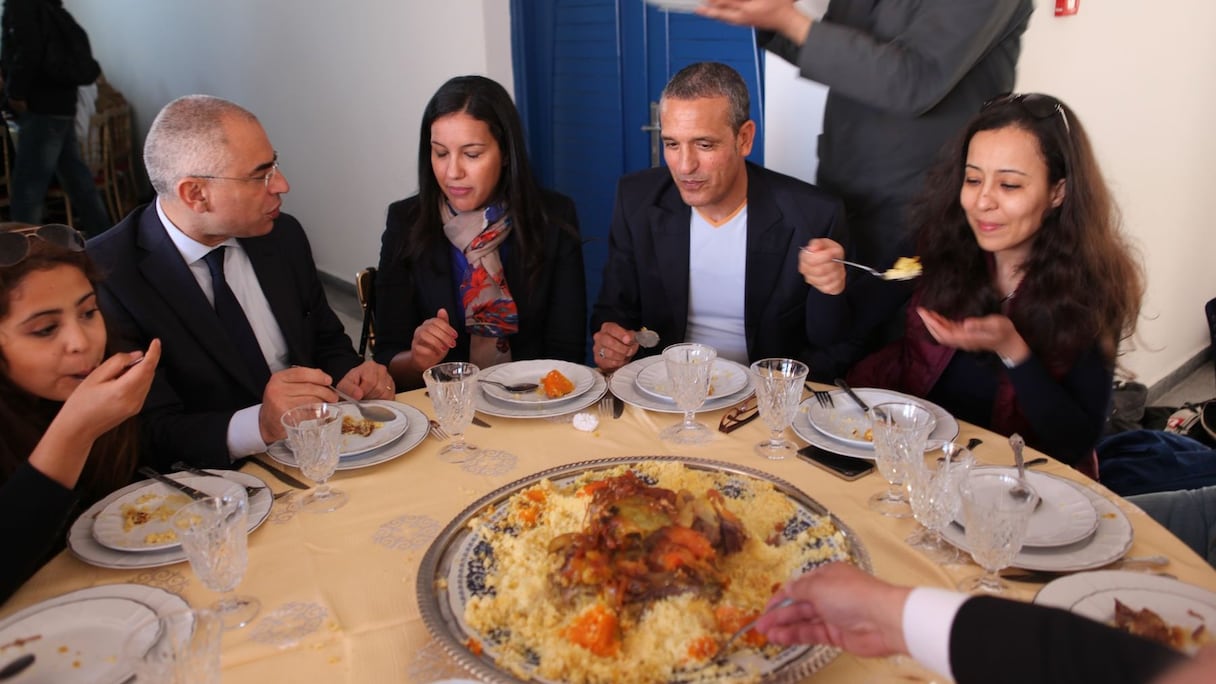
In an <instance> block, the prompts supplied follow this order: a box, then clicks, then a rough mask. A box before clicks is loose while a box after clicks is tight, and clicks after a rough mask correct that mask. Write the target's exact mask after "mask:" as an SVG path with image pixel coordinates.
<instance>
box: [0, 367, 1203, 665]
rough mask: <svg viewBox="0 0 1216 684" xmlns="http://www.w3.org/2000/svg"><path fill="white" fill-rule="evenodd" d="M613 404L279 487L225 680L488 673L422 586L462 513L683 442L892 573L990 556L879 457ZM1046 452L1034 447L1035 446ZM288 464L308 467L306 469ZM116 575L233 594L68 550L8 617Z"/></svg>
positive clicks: (943, 579) (418, 399) (993, 453)
mask: <svg viewBox="0 0 1216 684" xmlns="http://www.w3.org/2000/svg"><path fill="white" fill-rule="evenodd" d="M806 396H807V397H810V396H811V395H810V393H809V392H808V393H806ZM397 400H398V401H399V402H401V403H403V404H408V405H410V406H413V407H415V408H417V409H419V410H421V412H422V413H423V414H425V415H426V416H428V417H430V416H433V415H434V414H433V410H432V407H431V404H430V400H429V398H428V397H427V396H426V395H425V393H424V391H423V390H415V391H410V392H404V393H402V394H400V395H399V396H398V397H397ZM605 408H606V407H605ZM605 408H601V403H599V402H597V403H595V404H593V405H591V406H590V407H589V408H587V409H586V411H588V412H590V413H592V414H594V415H596V416H597V417H598V419H599V425H598V427H597V428H596V429H594V430H592V431H590V432H586V431H580V430H576V429H575V428H574V426H573V425H572V421H571V417H570V416H569V415H566V416H560V417H549V418H535V419H524V418H512V417H501V416H491V415H487V414H482V413H479V414H478V417H479V418H481V419H482V420H483V422H484V424H485V425H488V427H485V426H478V425H473V426H471V427H470V428H469V429H468V430H467V432H466V437H467V439H468V440H469V441H470V442H471V443H473V444H475V445H476V446H478V447H480V450H479V452H478V453H477V454H476V456H475V457H474V458H472V459H470V460H467V461H465V462H463V463H447V462H444V461H442V460H441V459H440V458H439V457H438V455H437V454H438V451H439V449H440V448H441V447H442V445H443V442H442V441H440V440H439V439H437V438H435V437H434V436H428V437H426V438H425V439H423V440H422V441H421V442H420V443H418V444H417V446H415V447H414V448H412V449H410V450H409V451H408V452H406V453H404V454H402V455H400V456H399V457H396V458H391V459H390V460H385V461H383V462H377V463H376V464H375V465H372V466H370V467H366V468H356V469H348V470H340V471H339V472H337V473H336V474H335V475H334V477H333V478H332V479H331V480H330V484H331V485H333V486H335V487H337V488H340V489H342V490H343V491H345V492H346V493H347V494H348V495H349V497H350V500H349V502H348V503H347V504H346V505H345V506H344V507H342V508H340V509H338V510H336V511H333V512H330V513H324V514H314V513H308V512H304V511H301V510H300V509H299V505H298V501H299V499H300V498H302V495H303V492H299V493H296V494H293V495H291V496H286V497H283V498H279V499H276V500H275V501H274V504H273V507H272V509H271V511H270V514H269V517H268V518H267V520H266V522H265V524H263V525H261V526H260V527H259V528H258V529H256V530H255V531H254V532H252V533H251V535H250V537H249V564H248V570H247V572H246V574H245V577H244V580H243V581H242V582H241V584H240V586H239V588H238V591H239V593H241V594H248V595H252V596H256V597H257V598H258V599H260V600H261V604H262V608H261V613H260V614H259V616H258V617H257V619H256V620H254V622H252V623H251V624H250V625H248V626H247V627H244V628H242V629H238V630H233V631H228V632H225V633H224V635H223V646H222V655H221V658H222V674H223V681H224V682H225V683H226V684H243V683H245V682H249V683H251V684H252V683H255V682H256V683H261V682H268V681H295V682H335V683H338V682H350V683H352V684H353V683H360V684H362V683H364V682H434V681H437V680H442V679H450V678H466V679H468V678H473V677H472V675H471V674H470V673H469V672H467V671H465V670H464V669H463V668H462V667H461V666H460V665H459V664H458V663H457V661H456V660H455V659H454V658H453V657H452V656H451V655H450V654H448V653H447V652H446V651H445V649H444V646H443V644H442V642H441V641H439V640H436V639H435V638H434V637H433V635H432V634H431V633H430V632H429V631H428V629H427V627H426V625H425V623H424V620H423V617H422V614H421V611H420V607H419V605H418V601H417V588H416V580H417V573H418V571H419V568H420V565H421V561H422V559H423V556H424V554H426V552H427V550H428V548H429V547H430V545H431V544H432V542H434V541H435V540H436V539H437V537H438V536H439V535H440V533H441V532H442V531H443V529H444V527H445V526H446V525H447V524H448V523H449V522H450V521H452V520H453V519H454V518H455V517H456V516H458V515H459V514H460V513H461V512H462V511H464V510H465V509H466V507H468V506H469V505H470V504H472V503H473V502H475V501H477V500H478V499H479V498H481V497H483V496H485V495H486V494H488V493H490V492H492V491H494V490H496V489H498V488H500V487H502V486H504V485H506V484H508V483H511V482H513V481H515V480H519V479H521V478H524V477H526V476H529V475H531V474H533V473H537V472H540V471H542V470H546V469H548V468H552V467H555V466H560V465H564V464H571V463H576V462H582V461H589V460H593V459H601V458H610V457H640V456H682V457H688V458H696V459H710V460H713V461H720V462H724V463H726V464H730V465H733V466H740V465H742V466H747V467H750V468H752V469H756V470H759V471H762V472H763V473H767V474H770V475H772V476H775V477H777V478H780V479H782V480H785V481H787V482H789V483H792V484H793V485H794V486H796V487H797V488H798V489H800V490H802V491H803V492H805V494H807V495H808V496H809V497H811V498H813V499H814V500H816V501H818V502H819V503H820V504H822V505H823V506H824V507H826V508H827V509H828V510H829V511H831V512H832V513H833V514H834V515H836V516H837V517H838V518H839V519H840V520H841V521H842V522H843V523H844V524H845V525H847V526H848V527H849V528H850V529H851V530H852V531H853V532H854V533H855V534H856V535H857V537H858V538H859V539H860V540H861V542H862V544H863V545H864V547H865V549H866V550H867V551H868V554H869V557H870V559H871V562H872V565H873V572H874V574H875V575H877V576H878V577H880V578H882V579H885V580H888V581H891V582H895V583H899V584H905V585H927V586H933V587H944V588H954V587H955V586H956V585H957V584H958V583H959V582H960V581H961V580H963V579H965V578H967V577H970V576H972V575H975V574H978V573H979V572H980V570H979V568H978V567H977V566H975V565H973V564H969V565H949V566H943V565H939V564H937V563H935V562H933V561H932V560H930V559H929V558H928V557H927V556H925V555H922V554H921V553H920V552H919V551H917V550H916V549H914V548H912V547H911V546H909V545H908V544H907V543H906V542H905V539H906V538H907V537H909V536H910V535H911V534H912V533H913V532H914V531H915V529H916V523H915V522H914V521H913V520H911V519H895V518H889V517H883V516H881V515H879V514H877V513H875V512H872V511H871V510H870V509H869V508H868V507H867V500H868V499H869V498H870V496H871V495H873V494H875V493H876V492H879V491H881V490H882V489H884V488H885V487H887V483H886V481H885V480H883V478H882V477H881V476H880V475H879V474H878V473H877V471H872V472H871V473H870V474H868V475H866V476H864V477H861V478H860V479H857V480H854V481H846V480H844V479H841V478H839V477H837V476H835V475H833V474H832V473H830V472H828V471H826V470H824V469H822V468H819V467H815V466H813V465H811V464H809V463H808V462H806V461H804V460H802V459H799V458H791V459H787V460H781V461H769V460H765V459H762V458H761V457H759V456H757V455H756V453H755V452H754V451H753V446H754V445H756V444H757V443H759V442H760V441H761V440H762V439H764V438H765V437H767V435H768V434H769V433H768V430H767V428H766V427H765V425H764V423H763V421H761V420H756V421H753V422H751V423H749V424H747V425H745V426H742V427H740V428H739V429H737V430H734V431H732V432H730V433H729V434H727V433H723V432H721V431H719V430H718V429H717V427H718V425H719V420H720V419H721V418H722V416H723V414H724V413H725V412H726V411H727V410H729V409H719V410H716V411H710V412H706V413H701V414H698V420H700V421H702V422H704V423H705V424H706V425H709V426H711V427H713V428H715V429H714V434H713V438H712V440H711V441H710V442H708V443H706V444H701V445H696V446H683V445H676V444H671V443H668V442H664V441H662V440H660V439H659V437H658V435H659V432H660V431H661V430H662V429H663V428H665V427H667V426H669V425H672V424H673V423H675V422H676V421H678V420H680V416H679V414H676V413H659V412H652V411H647V410H643V409H641V408H638V407H636V406H632V405H630V406H626V407H625V408H624V411H623V413H622V414H621V415H620V417H619V418H614V417H613V415H612V411H611V410H605ZM803 410H805V409H803ZM413 415H417V414H413ZM787 437H789V438H790V439H794V440H796V441H798V443H799V445H800V446H801V445H802V444H804V442H802V441H801V440H797V438H796V437H795V435H794V433H793V431H787ZM970 438H979V439H981V440H983V441H982V443H981V444H980V445H979V446H977V447H976V448H975V450H974V454H975V456H976V458H977V460H978V461H979V462H982V463H990V464H1001V465H1011V464H1012V462H1013V461H1012V452H1011V450H1010V447H1009V445H1008V442H1007V439H1006V438H1005V437H1003V436H1001V435H998V434H995V433H992V432H990V431H987V430H984V429H981V428H978V427H975V426H973V425H969V424H966V423H960V432H959V435H958V437H957V438H956V440H955V441H957V442H959V443H964V442H966V441H967V440H968V439H970ZM1039 455H1041V454H1038V453H1036V452H1034V451H1033V450H1030V449H1028V450H1027V455H1026V457H1027V459H1030V458H1033V457H1036V456H1039ZM261 458H263V459H266V460H267V461H268V462H270V461H269V459H268V457H266V456H262V457H261ZM272 463H273V462H272ZM274 465H276V466H278V464H274ZM278 467H281V468H285V469H286V470H287V471H288V472H289V473H291V474H293V475H295V476H296V477H298V478H300V479H305V478H304V477H303V475H302V474H301V473H300V472H299V471H298V470H295V469H292V468H286V467H285V466H278ZM1036 470H1038V471H1040V472H1045V473H1051V474H1055V475H1059V476H1062V477H1065V478H1068V479H1070V480H1073V481H1076V482H1079V483H1083V484H1084V486H1085V487H1087V488H1089V489H1090V490H1091V491H1092V492H1095V493H1098V494H1099V495H1101V496H1102V497H1105V498H1106V499H1107V500H1108V501H1110V502H1112V503H1113V504H1114V505H1115V506H1117V507H1118V508H1119V509H1120V510H1121V511H1123V512H1124V513H1125V514H1126V515H1127V517H1128V519H1129V520H1130V522H1131V525H1132V528H1133V532H1134V537H1133V542H1132V544H1131V547H1130V549H1129V551H1128V553H1127V554H1126V556H1127V557H1147V556H1164V557H1165V558H1167V559H1168V563H1167V564H1166V565H1164V566H1163V567H1162V566H1159V565H1158V566H1149V567H1148V568H1147V569H1146V571H1149V572H1164V573H1168V574H1169V575H1172V576H1174V577H1176V578H1178V579H1179V580H1181V581H1184V582H1187V583H1189V584H1192V585H1195V586H1197V587H1200V588H1202V589H1206V590H1208V591H1216V570H1213V568H1212V567H1211V566H1209V565H1208V564H1207V562H1206V561H1205V560H1203V559H1202V558H1200V557H1199V556H1198V555H1196V554H1195V553H1194V552H1193V551H1192V550H1191V549H1189V548H1188V547H1187V546H1185V545H1184V544H1183V543H1182V542H1181V541H1179V540H1178V539H1177V538H1176V537H1174V536H1173V535H1171V534H1170V533H1169V532H1168V531H1166V530H1165V529H1164V528H1163V527H1161V526H1160V525H1159V524H1157V523H1156V522H1155V521H1153V520H1152V519H1151V518H1149V517H1148V516H1147V515H1145V514H1144V513H1143V512H1142V511H1141V510H1140V509H1138V508H1136V507H1135V506H1134V505H1132V504H1130V503H1128V502H1127V501H1125V500H1123V499H1121V498H1119V497H1118V496H1116V495H1115V494H1113V493H1111V492H1110V491H1109V490H1107V489H1106V488H1104V487H1102V486H1101V485H1100V484H1098V483H1095V482H1093V481H1091V480H1088V479H1087V478H1086V477H1085V476H1084V475H1082V474H1080V473H1078V472H1076V471H1074V470H1073V469H1072V468H1069V467H1068V466H1065V465H1063V464H1061V463H1059V462H1058V461H1055V460H1050V459H1049V460H1048V462H1047V463H1046V464H1044V465H1041V466H1038V467H1036ZM243 472H246V473H249V474H252V475H256V476H258V477H260V478H262V479H263V480H265V481H266V483H267V484H268V485H269V486H270V487H271V488H272V489H273V490H274V491H276V492H281V491H283V490H284V489H287V485H284V484H283V483H282V482H280V481H279V480H277V479H275V478H273V477H271V476H270V475H269V474H268V473H266V472H265V471H264V470H262V469H261V468H260V467H259V466H258V465H257V464H256V463H247V464H245V466H244V468H243ZM1129 567H1130V564H1129ZM1023 580H1028V581H1012V582H1010V585H1011V587H1012V591H1011V594H1010V596H1011V597H1012V598H1017V599H1022V600H1033V598H1034V596H1035V594H1036V592H1037V591H1038V590H1039V589H1040V588H1041V587H1042V586H1043V583H1044V582H1047V581H1049V580H1050V576H1036V575H1031V576H1029V577H1025V578H1023ZM112 583H134V584H142V585H147V586H152V587H157V588H160V589H164V590H166V591H168V592H171V593H173V594H177V595H179V596H181V597H182V598H184V599H185V600H186V601H187V602H188V603H189V604H190V605H191V606H196V607H199V606H206V605H208V604H210V603H212V602H214V601H215V600H216V599H217V598H218V595H217V594H215V593H213V592H211V591H210V590H208V589H207V588H206V587H204V586H203V585H202V583H201V582H200V581H199V579H198V577H197V576H196V575H195V574H194V572H193V571H192V570H191V569H190V566H189V565H188V564H187V563H186V562H178V563H175V564H172V565H167V566H163V567H156V568H147V569H137V570H122V569H106V568H101V567H95V566H93V565H90V564H88V563H85V562H83V561H82V560H80V559H79V558H77V557H76V556H75V555H74V554H73V553H72V552H71V551H69V550H65V551H64V552H62V553H60V554H59V555H58V556H56V557H55V558H54V559H53V560H51V561H50V562H49V563H48V564H47V565H46V566H45V567H43V568H42V569H41V570H40V571H39V572H38V573H37V574H36V575H35V576H34V577H33V578H31V579H30V580H29V581H28V582H27V583H26V584H25V585H24V586H23V587H22V588H21V589H20V590H19V591H18V592H17V593H16V594H15V595H14V596H13V597H12V598H10V599H9V600H8V601H7V602H6V603H4V604H3V605H2V606H0V620H2V619H3V618H4V617H6V616H8V615H11V614H13V613H14V612H16V611H19V610H21V609H23V608H26V607H28V606H31V605H33V604H35V603H38V602H40V601H43V600H46V599H49V598H51V597H55V596H58V595H61V594H64V593H67V592H71V591H74V590H78V589H82V588H86V587H94V586H99V585H105V584H112ZM808 679H809V680H812V681H814V682H817V683H823V684H830V683H832V682H849V683H855V682H868V681H873V682H883V681H934V679H935V677H934V675H933V673H930V672H927V671H923V670H918V669H917V668H915V666H914V665H912V664H911V663H910V662H909V661H908V660H907V659H864V658H856V657H854V656H852V655H849V654H841V655H840V656H839V657H837V658H835V659H834V660H833V661H832V662H831V663H829V664H828V665H827V666H826V667H824V668H823V669H822V670H820V671H819V672H817V673H815V674H813V675H811V676H810V677H809V678H808ZM936 680H937V681H941V680H942V678H941V677H940V676H938V677H936Z"/></svg>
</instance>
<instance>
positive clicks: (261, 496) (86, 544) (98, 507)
mask: <svg viewBox="0 0 1216 684" xmlns="http://www.w3.org/2000/svg"><path fill="white" fill-rule="evenodd" d="M207 472H210V473H215V474H216V475H217V476H221V477H223V478H225V479H228V480H231V481H233V482H236V483H237V484H241V485H244V486H247V487H259V488H262V490H261V491H259V492H258V493H257V494H254V496H253V498H252V499H250V500H249V531H250V532H253V531H254V530H256V529H257V528H258V527H260V526H261V525H262V523H263V522H265V521H266V518H268V517H269V516H270V507H271V505H272V504H273V503H274V500H273V499H272V498H271V497H272V492H271V490H270V487H268V486H267V485H266V482H264V481H263V480H261V479H258V478H257V477H255V476H253V475H250V474H248V473H240V472H236V471H234V470H208V471H207ZM169 477H171V478H173V479H175V480H183V481H189V480H188V478H195V477H197V478H198V479H200V480H207V479H209V478H203V477H201V476H197V475H191V474H189V473H172V474H170V475H169ZM151 483H152V480H142V481H140V482H136V483H133V484H129V485H127V486H126V487H123V488H122V489H119V490H117V491H114V492H111V493H110V495H109V496H107V497H105V498H104V499H102V500H101V501H98V502H97V503H95V504H93V505H92V506H90V507H89V508H88V510H86V511H85V512H84V513H81V514H80V517H78V518H76V521H75V522H73V523H72V527H71V529H69V530H68V549H70V550H71V551H72V553H74V554H76V557H77V558H79V559H80V560H82V561H84V562H86V563H88V564H90V565H96V566H98V567H102V568H118V569H123V568H157V567H160V566H162V565H172V564H174V563H178V562H181V561H184V560H186V553H185V552H184V551H182V549H181V546H180V545H177V546H174V547H172V548H166V549H160V550H158V551H141V552H139V553H132V552H131V551H119V550H116V549H111V548H108V547H106V546H103V545H102V544H101V543H99V542H98V541H97V539H96V538H95V537H94V535H93V527H94V524H95V522H96V521H97V518H98V517H99V516H100V514H101V512H102V511H104V510H105V509H106V507H107V506H109V505H110V504H112V503H114V502H115V501H116V500H118V499H120V498H122V497H124V496H126V495H128V494H130V493H131V492H134V491H137V490H139V489H142V488H144V487H147V486H148V485H149V484H151ZM219 484H220V483H218V482H217V483H215V485H219ZM197 488H198V489H202V488H201V487H197Z"/></svg>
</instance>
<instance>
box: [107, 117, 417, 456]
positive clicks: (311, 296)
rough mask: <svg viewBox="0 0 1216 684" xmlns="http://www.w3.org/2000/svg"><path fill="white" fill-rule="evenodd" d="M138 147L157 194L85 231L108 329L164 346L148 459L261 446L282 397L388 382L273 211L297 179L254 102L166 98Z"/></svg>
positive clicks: (383, 389)
mask: <svg viewBox="0 0 1216 684" xmlns="http://www.w3.org/2000/svg"><path fill="white" fill-rule="evenodd" d="M144 162H145V165H146V166H147V169H148V175H149V177H150V179H151V181H152V185H153V187H154V188H155V189H156V191H157V198H156V201H154V202H152V203H151V204H147V205H144V206H142V207H139V208H137V209H136V210H135V211H133V212H132V213H131V214H130V215H128V216H127V217H126V218H125V219H123V220H122V222H120V223H119V224H118V225H117V226H115V227H114V228H112V229H111V230H109V231H107V232H106V233H104V234H102V235H101V236H99V237H97V238H95V239H93V240H91V241H90V242H89V244H88V252H89V254H90V256H92V257H93V259H94V261H95V262H96V263H97V264H98V266H99V267H100V268H101V269H102V272H103V274H104V276H105V277H104V281H103V282H102V284H101V286H100V287H99V292H98V295H99V299H100V304H101V309H102V312H103V313H104V314H105V317H106V322H107V324H108V325H109V326H110V328H111V331H112V335H113V336H114V338H115V339H116V341H117V343H118V344H119V345H123V346H130V347H131V348H135V349H143V348H145V347H147V345H148V343H149V342H150V341H151V340H152V339H157V338H158V339H160V340H161V343H162V345H163V349H164V355H163V358H162V359H161V363H160V366H159V367H158V368H157V371H156V379H155V380H154V382H153V385H152V389H151V391H150V392H149V393H148V399H147V401H146V402H145V404H144V409H143V412H142V414H141V420H140V423H141V431H142V438H143V439H142V446H143V450H144V451H143V458H144V460H146V461H151V462H152V463H154V464H156V465H157V466H158V467H160V468H162V469H166V468H167V466H168V464H170V463H172V462H174V461H177V460H185V461H187V462H190V463H193V464H195V465H197V466H204V467H224V466H227V465H229V464H230V463H231V461H232V460H233V459H235V458H238V457H241V456H245V455H248V454H252V453H257V452H261V451H265V449H266V446H267V445H268V444H269V443H270V442H273V441H275V440H278V439H282V438H283V437H284V428H283V426H282V424H281V423H280V420H279V419H280V417H281V416H282V415H283V412H284V411H286V410H287V409H289V408H292V407H294V406H298V405H300V404H305V403H310V402H321V401H327V402H336V401H338V395H337V394H336V393H335V392H334V390H333V389H332V387H331V385H332V384H333V383H334V382H337V387H338V388H339V389H341V390H344V391H345V392H347V393H349V394H351V395H352V396H354V397H356V398H371V399H375V398H392V397H393V396H394V394H395V392H394V385H393V381H392V379H391V378H390V377H389V375H388V372H387V370H386V369H385V368H384V367H383V366H381V365H380V364H378V363H375V362H372V361H367V362H364V361H363V360H362V358H360V357H359V355H358V354H356V353H355V351H354V348H353V347H352V345H351V342H350V338H348V337H347V336H346V333H345V332H344V331H343V327H342V323H341V321H339V320H338V318H337V316H336V315H335V314H334V312H333V311H332V310H331V309H330V308H329V304H328V303H327V301H326V299H325V293H324V291H323V289H322V287H321V282H320V280H319V278H318V277H317V272H316V266H315V265H314V263H313V259H312V252H311V249H310V248H309V245H308V239H307V238H306V237H305V235H304V231H303V229H302V228H301V227H300V224H299V222H298V221H296V220H295V219H294V218H292V217H291V216H288V215H287V214H282V213H281V212H280V208H281V205H282V199H281V197H280V196H281V195H282V194H283V193H286V192H288V190H289V189H290V187H289V186H288V184H287V179H286V178H284V177H283V175H282V174H281V173H279V170H278V161H277V154H276V153H275V151H274V148H273V147H271V145H270V141H269V139H268V138H267V136H266V132H265V131H264V130H263V129H262V126H261V124H260V123H259V122H258V120H257V118H256V117H254V116H253V115H252V114H251V113H249V112H248V111H246V110H244V109H242V108H241V107H239V106H237V105H235V104H233V103H231V102H228V101H226V100H222V99H220V98H215V97H209V96H205V95H189V96H186V97H182V98H179V99H177V100H174V101H173V102H170V103H169V104H168V105H166V106H165V108H164V109H162V110H161V112H160V114H158V115H157V117H156V120H155V121H154V122H153V123H152V128H151V130H150V131H149V132H148V137H147V141H146V143H145V146H144ZM237 305H239V307H238V306H237ZM234 312H235V313H234Z"/></svg>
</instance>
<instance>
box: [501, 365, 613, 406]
mask: <svg viewBox="0 0 1216 684" xmlns="http://www.w3.org/2000/svg"><path fill="white" fill-rule="evenodd" d="M481 378H482V379H483V380H489V381H491V382H496V383H500V384H503V385H519V384H524V383H534V384H536V386H537V387H536V389H534V390H530V391H527V392H509V391H507V390H505V389H503V388H501V387H498V386H496V385H491V384H489V383H481V391H482V392H483V393H484V394H485V395H486V396H488V397H490V398H491V399H493V400H495V401H501V402H505V403H507V404H513V405H516V406H546V405H551V404H556V403H560V402H563V401H569V400H571V399H574V398H576V397H579V396H581V395H583V394H585V393H587V392H588V391H590V390H591V387H592V386H593V385H595V372H594V371H592V370H591V369H590V368H588V367H586V366H580V365H578V364H577V363H570V362H569V361H557V360H555V359H533V360H531V361H515V362H512V363H504V364H502V365H500V366H494V367H493V368H487V369H486V370H485V371H483V372H482V374H481Z"/></svg>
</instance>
